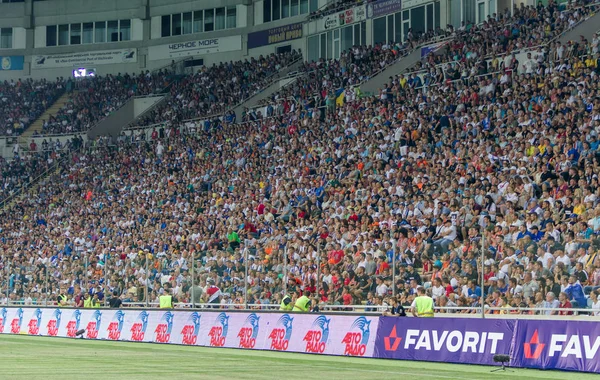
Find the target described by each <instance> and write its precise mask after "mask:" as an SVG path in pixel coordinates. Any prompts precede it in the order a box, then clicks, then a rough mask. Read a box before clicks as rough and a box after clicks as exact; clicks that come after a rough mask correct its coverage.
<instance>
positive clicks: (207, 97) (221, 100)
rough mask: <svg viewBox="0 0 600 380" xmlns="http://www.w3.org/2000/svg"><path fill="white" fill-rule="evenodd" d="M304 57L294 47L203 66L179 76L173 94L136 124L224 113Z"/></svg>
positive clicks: (173, 120) (171, 91)
mask: <svg viewBox="0 0 600 380" xmlns="http://www.w3.org/2000/svg"><path fill="white" fill-rule="evenodd" d="M301 58H302V55H301V53H300V52H299V51H297V50H293V51H291V52H288V53H281V54H270V55H268V56H260V57H258V58H250V59H246V60H243V61H236V62H233V61H230V62H223V63H221V64H219V65H213V66H210V67H206V66H203V67H202V69H201V70H199V71H198V72H197V73H195V74H193V75H187V76H184V77H182V78H179V80H178V81H176V82H175V83H174V85H173V86H171V87H170V88H169V91H170V98H169V99H167V101H166V102H164V103H163V104H161V105H160V106H159V107H157V108H155V109H153V110H152V111H151V112H149V113H148V114H147V115H144V117H142V118H141V119H139V120H138V121H137V122H136V126H147V125H153V124H159V123H168V124H169V125H177V124H179V123H181V122H182V121H184V120H188V119H194V118H199V117H210V116H214V115H222V114H223V113H225V112H227V111H229V110H230V109H231V108H233V107H235V106H236V105H237V104H239V103H240V102H242V101H243V100H245V99H247V98H249V97H251V96H253V95H255V94H257V93H258V92H260V91H261V90H263V89H264V88H265V87H266V86H268V85H269V84H270V83H271V80H273V79H275V78H278V76H277V73H279V72H280V71H281V70H282V69H284V68H285V67H287V66H289V65H291V64H292V63H294V62H297V61H299V60H300V59H301Z"/></svg>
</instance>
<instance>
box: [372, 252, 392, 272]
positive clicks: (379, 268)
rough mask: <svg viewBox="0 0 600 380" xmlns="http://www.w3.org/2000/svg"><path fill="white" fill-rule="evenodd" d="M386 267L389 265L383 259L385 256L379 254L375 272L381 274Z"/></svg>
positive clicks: (388, 267)
mask: <svg viewBox="0 0 600 380" xmlns="http://www.w3.org/2000/svg"><path fill="white" fill-rule="evenodd" d="M388 269H390V266H389V264H388V263H387V262H386V261H385V256H379V257H378V258H377V270H376V271H375V274H376V275H382V274H383V273H384V272H385V271H387V270H388Z"/></svg>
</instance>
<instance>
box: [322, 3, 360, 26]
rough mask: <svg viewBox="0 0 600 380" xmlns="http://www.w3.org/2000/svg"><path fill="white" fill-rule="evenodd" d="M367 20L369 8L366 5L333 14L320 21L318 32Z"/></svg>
mask: <svg viewBox="0 0 600 380" xmlns="http://www.w3.org/2000/svg"><path fill="white" fill-rule="evenodd" d="M366 19H367V8H366V6H365V5H361V6H359V7H355V8H351V9H346V10H345V11H342V12H338V13H334V14H331V15H329V16H325V17H323V18H321V19H319V20H318V21H317V22H318V24H317V30H318V31H323V30H327V29H335V28H339V27H340V26H344V25H348V24H352V23H355V22H359V21H364V20H366Z"/></svg>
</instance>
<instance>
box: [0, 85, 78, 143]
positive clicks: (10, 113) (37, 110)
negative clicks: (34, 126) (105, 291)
mask: <svg viewBox="0 0 600 380" xmlns="http://www.w3.org/2000/svg"><path fill="white" fill-rule="evenodd" d="M66 86H67V81H65V80H64V79H63V78H57V79H56V81H54V82H52V81H47V80H45V79H42V80H33V79H27V80H18V81H13V80H11V81H3V82H0V115H2V118H1V119H0V136H16V135H19V134H20V133H21V132H23V131H24V130H25V129H27V127H29V125H30V124H31V123H32V122H34V121H35V120H36V119H37V118H38V117H39V116H40V115H42V113H43V112H44V111H45V110H46V109H47V108H48V107H50V106H51V105H52V104H53V103H54V102H55V101H56V99H58V98H59V97H60V96H61V95H62V94H63V93H64V92H65V90H66Z"/></svg>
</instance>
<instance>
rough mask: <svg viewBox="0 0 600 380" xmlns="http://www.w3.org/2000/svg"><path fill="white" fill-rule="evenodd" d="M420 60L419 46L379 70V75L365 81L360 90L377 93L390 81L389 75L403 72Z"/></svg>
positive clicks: (365, 92) (366, 92)
mask: <svg viewBox="0 0 600 380" xmlns="http://www.w3.org/2000/svg"><path fill="white" fill-rule="evenodd" d="M420 60H421V49H420V48H417V49H415V50H413V51H412V52H411V53H410V54H408V55H407V56H405V57H403V58H401V59H400V60H398V62H396V63H393V64H391V65H390V66H388V67H386V68H385V69H383V70H382V71H381V72H379V73H378V74H377V75H375V76H373V77H372V78H371V79H369V80H368V81H366V82H364V83H363V84H362V85H361V86H360V91H361V92H362V93H363V94H366V95H373V94H377V93H378V91H379V90H380V89H381V88H383V85H384V84H385V83H386V82H387V81H388V79H389V77H391V76H394V75H396V74H400V73H403V72H404V71H406V69H408V68H410V67H412V66H414V65H415V64H416V63H417V62H419V61H420Z"/></svg>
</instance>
